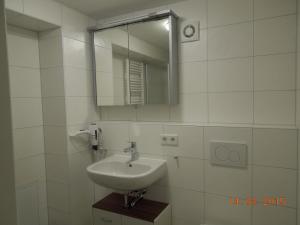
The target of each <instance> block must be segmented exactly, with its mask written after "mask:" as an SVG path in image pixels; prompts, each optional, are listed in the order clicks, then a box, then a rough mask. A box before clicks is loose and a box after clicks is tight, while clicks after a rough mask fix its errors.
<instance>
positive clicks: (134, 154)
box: [124, 141, 139, 163]
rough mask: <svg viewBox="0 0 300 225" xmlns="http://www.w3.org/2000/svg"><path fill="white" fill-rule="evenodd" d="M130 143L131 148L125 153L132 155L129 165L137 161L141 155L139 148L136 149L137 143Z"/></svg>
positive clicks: (126, 149)
mask: <svg viewBox="0 0 300 225" xmlns="http://www.w3.org/2000/svg"><path fill="white" fill-rule="evenodd" d="M129 143H130V146H129V147H128V148H125V149H124V152H125V153H128V152H130V153H131V159H130V160H129V161H128V163H131V162H132V161H135V160H137V159H138V158H139V153H138V151H137V148H136V142H133V141H132V142H129Z"/></svg>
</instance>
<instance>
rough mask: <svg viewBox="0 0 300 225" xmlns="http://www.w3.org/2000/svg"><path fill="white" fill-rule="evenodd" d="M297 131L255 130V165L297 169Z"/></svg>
mask: <svg viewBox="0 0 300 225" xmlns="http://www.w3.org/2000/svg"><path fill="white" fill-rule="evenodd" d="M297 138H298V137H297V131H296V130H285V129H282V130H281V129H254V130H253V164H256V165H266V166H274V167H282V168H290V169H297Z"/></svg>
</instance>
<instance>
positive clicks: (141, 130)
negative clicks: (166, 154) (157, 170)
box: [129, 123, 163, 155]
mask: <svg viewBox="0 0 300 225" xmlns="http://www.w3.org/2000/svg"><path fill="white" fill-rule="evenodd" d="M129 129H130V131H129V132H130V141H136V142H137V149H138V151H139V152H141V153H148V154H160V155H161V154H162V148H161V145H160V142H161V140H160V134H161V133H162V132H163V127H162V125H159V124H147V123H133V124H131V126H130V127H129Z"/></svg>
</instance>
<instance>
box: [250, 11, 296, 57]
mask: <svg viewBox="0 0 300 225" xmlns="http://www.w3.org/2000/svg"><path fill="white" fill-rule="evenodd" d="M295 50H296V16H293V15H292V16H284V17H278V18H274V19H266V20H258V21H255V22H254V54H255V55H266V54H276V53H287V52H295Z"/></svg>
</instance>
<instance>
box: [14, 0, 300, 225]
mask: <svg viewBox="0 0 300 225" xmlns="http://www.w3.org/2000/svg"><path fill="white" fill-rule="evenodd" d="M10 1H11V4H10V6H11V7H12V6H13V7H15V8H16V9H19V10H21V11H22V12H23V13H24V12H25V13H29V12H30V13H31V14H32V15H33V16H35V17H38V18H41V19H45V20H47V17H51V18H49V21H53V22H54V23H56V24H58V25H62V35H61V34H55V35H54V36H56V35H58V37H62V39H61V41H62V49H63V57H62V61H63V64H61V65H63V73H62V74H63V78H64V81H63V83H64V85H63V90H64V93H63V94H62V95H63V98H59V97H61V96H56V95H54V97H53V104H50V105H51V108H52V109H63V106H65V109H64V110H65V112H64V110H62V112H59V113H58V114H52V113H51V115H59V116H58V117H53V120H52V121H54V122H56V121H60V122H61V123H62V124H64V125H62V126H61V130H60V129H59V128H57V129H55V130H53V132H50V133H49V134H50V135H49V138H50V140H51V138H53V139H52V140H55V141H58V140H59V137H60V136H59V135H57V134H58V132H59V131H60V132H61V134H63V135H64V136H63V137H64V138H63V139H62V140H61V142H57V143H63V144H64V145H65V146H67V147H66V148H62V149H59V150H58V151H57V152H55V150H57V149H56V148H55V145H53V148H52V149H51V151H53V152H52V153H53V154H52V155H51V156H50V157H48V159H49V160H50V161H49V162H51V157H52V156H53V158H52V159H53V160H52V162H53V164H52V166H50V167H49V168H56V170H48V168H47V171H49V174H47V176H50V177H51V175H53V178H54V179H60V181H61V180H65V178H67V179H68V180H67V182H68V184H67V185H61V186H55V187H53V193H54V196H53V197H51V200H52V201H53V202H52V206H51V207H50V208H51V210H49V218H52V220H50V224H54V225H56V224H57V225H64V224H66V225H68V224H89V223H90V221H91V217H90V216H91V215H90V213H91V211H90V208H89V207H90V205H91V202H93V194H94V191H93V185H92V184H91V183H90V182H89V180H88V178H87V176H86V174H85V167H86V165H88V164H90V163H91V162H92V157H91V154H90V152H89V150H88V149H87V148H86V144H87V142H86V140H85V139H70V138H68V137H67V133H68V132H70V131H73V130H78V129H81V128H86V127H87V124H88V123H89V122H91V121H98V120H99V109H96V107H95V106H94V103H93V92H92V85H91V83H92V82H91V67H90V64H89V62H90V58H89V56H90V50H89V45H88V38H87V34H86V32H85V29H86V27H87V26H88V25H90V24H91V23H92V22H93V21H92V20H90V19H89V18H88V17H85V16H83V15H81V14H79V13H77V12H75V11H74V10H71V9H68V8H66V7H62V6H61V5H60V4H58V3H55V2H52V1H46V3H45V2H44V1H37V0H24V1H13V0H10ZM13 2H15V3H16V4H13ZM37 2H38V3H37ZM18 3H20V4H18ZM23 3H24V7H23ZM33 3H35V4H36V7H32V8H31V9H30V7H29V6H32V5H34V4H33ZM225 6H226V7H225ZM23 8H24V10H23ZM162 8H171V9H173V10H175V12H176V13H177V14H178V15H179V16H180V17H181V18H184V19H196V20H200V24H201V25H200V26H201V35H200V36H201V37H200V39H201V40H200V41H199V42H194V43H186V44H179V50H180V71H181V74H180V84H181V88H180V92H181V100H182V101H181V104H180V105H179V106H175V107H168V106H166V107H161V106H143V107H138V108H137V109H135V108H133V107H105V108H101V114H102V115H101V116H102V117H101V119H102V122H100V123H99V125H100V127H101V128H102V129H103V130H104V134H105V145H106V147H107V148H108V149H109V150H111V152H115V151H121V150H122V149H123V148H125V147H127V145H128V143H127V142H128V141H129V140H131V141H137V142H138V148H139V151H140V152H141V153H142V154H145V155H147V156H152V157H162V158H165V159H167V160H168V170H169V172H168V175H167V176H166V177H165V178H164V179H163V180H162V181H160V182H159V183H158V184H156V185H154V186H153V187H152V188H151V189H150V190H149V194H148V197H149V198H153V199H157V200H161V201H170V202H171V204H172V206H173V219H174V221H173V222H174V224H175V225H176V224H190V225H196V224H199V223H200V222H203V221H205V222H208V223H215V224H218V223H219V224H224V225H227V224H230V225H235V224H254V225H262V224H266V225H269V224H272V225H277V224H278V225H279V224H280V225H281V224H287V225H290V224H291V225H294V224H296V205H295V199H296V193H297V192H296V191H297V190H296V182H297V178H296V177H297V160H296V158H297V157H296V156H297V132H298V131H297V130H296V129H295V119H296V118H295V115H296V112H295V108H296V103H295V102H296V101H295V93H296V91H295V90H296V86H295V74H296V73H295V69H294V68H295V67H296V63H295V59H296V58H295V53H296V36H295V32H296V17H295V14H296V3H295V0H288V1H286V0H276V1H270V0H264V1H261V0H242V1H241V0H224V1H218V0H191V1H186V2H183V3H177V4H174V5H168V6H165V7H162ZM29 9H30V10H29ZM54 9H56V10H54ZM52 10H53V11H52ZM54 11H55V12H59V13H58V15H56V14H55V13H53V12H54ZM42 12H43V13H42ZM49 12H52V14H51V13H49ZM61 12H62V13H61ZM133 14H138V13H133ZM133 14H132V15H133ZM55 21H56V22H55ZM48 35H50V36H51V35H52V34H51V33H49V34H48ZM47 50H48V54H46V56H48V55H49V56H53V58H56V57H55V56H57V55H59V54H60V53H57V51H56V50H55V49H52V48H48V49H47ZM50 62H51V60H50ZM269 65H271V66H269ZM287 65H289V66H287ZM54 67H57V65H56V64H55V66H54ZM221 72H222V73H221ZM51 74H54V73H51ZM58 77H59V76H58ZM60 79H61V78H59V79H58V80H59V81H60V82H61V80H60ZM55 84H57V82H54V84H53V85H52V86H51V88H50V89H53V88H57V86H56V85H55ZM58 93H60V92H58ZM56 97H58V98H56ZM55 98H56V99H55ZM55 100H57V101H55ZM61 115H65V116H66V117H65V121H64V120H63V119H62V118H61V117H60V116H61ZM60 119H62V120H60ZM105 120H108V121H105ZM111 120H116V122H112V121H111ZM120 120H123V121H124V122H120ZM127 121H129V122H127ZM130 121H133V122H130ZM148 121H150V123H148ZM151 121H152V122H154V123H151ZM170 122H180V123H176V124H175V123H172V124H170ZM181 122H188V123H189V124H190V125H189V126H188V125H184V124H182V123H181ZM199 123H200V124H203V123H205V124H207V123H209V126H196V124H199ZM215 123H218V124H222V126H217V127H214V126H211V125H212V124H215ZM253 125H255V126H256V125H260V126H262V127H265V126H271V127H273V129H265V128H255V127H254V128H253ZM279 126H288V127H289V128H290V129H282V128H280V129H279ZM53 127H54V126H53ZM161 133H177V134H179V140H180V145H179V147H177V148H167V147H161V146H160V139H159V134H161ZM210 140H222V141H238V142H245V143H247V145H248V149H249V166H248V168H247V169H245V170H239V169H231V168H223V167H213V166H211V165H210V163H209V160H208V154H207V153H208V150H209V141H210ZM52 142H53V141H52ZM65 142H66V143H65ZM46 151H47V150H46ZM66 151H67V152H66ZM271 151H272V153H271ZM47 154H48V153H47ZM49 155H50V154H49ZM177 155H178V156H179V165H180V168H177V166H176V163H175V161H174V159H173V156H177ZM66 162H67V164H66ZM48 165H50V164H48ZM48 165H47V166H48ZM66 165H67V166H66ZM191 175H192V176H191ZM266 181H267V182H266ZM109 191H110V190H106V189H104V188H101V187H97V188H96V189H95V196H96V198H95V200H99V199H101V198H102V197H103V196H104V195H105V194H106V193H108V192H109ZM78 193H84V194H80V195H79V194H78ZM248 195H251V196H253V197H256V198H257V199H258V200H259V201H261V199H262V198H263V197H264V196H265V195H274V196H278V195H282V196H286V197H287V198H288V207H279V208H277V207H271V208H270V207H264V206H262V204H261V203H262V202H260V203H258V204H257V205H256V206H252V207H246V206H239V207H234V208H232V207H230V206H229V204H228V197H230V196H239V197H241V198H242V199H244V200H245V198H246V196H248ZM187 202H188V203H189V204H185V203H187ZM271 218H272V219H273V220H272V221H270V219H271Z"/></svg>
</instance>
